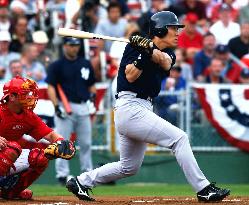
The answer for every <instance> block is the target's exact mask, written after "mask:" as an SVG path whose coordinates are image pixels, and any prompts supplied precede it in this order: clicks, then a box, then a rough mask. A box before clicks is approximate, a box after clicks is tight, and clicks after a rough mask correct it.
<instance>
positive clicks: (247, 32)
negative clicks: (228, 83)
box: [228, 19, 249, 59]
mask: <svg viewBox="0 0 249 205" xmlns="http://www.w3.org/2000/svg"><path fill="white" fill-rule="evenodd" d="M228 47H229V50H230V52H231V53H232V54H233V55H235V56H236V57H237V58H239V59H240V58H242V56H244V55H245V54H247V53H249V19H248V22H244V23H242V24H241V25H240V36H237V37H234V38H232V39H230V41H229V42H228Z"/></svg>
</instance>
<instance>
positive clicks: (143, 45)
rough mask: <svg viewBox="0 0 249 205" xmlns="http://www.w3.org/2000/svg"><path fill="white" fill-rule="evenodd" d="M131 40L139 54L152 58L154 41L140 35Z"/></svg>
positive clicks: (132, 37)
mask: <svg viewBox="0 0 249 205" xmlns="http://www.w3.org/2000/svg"><path fill="white" fill-rule="evenodd" d="M129 40H130V44H131V46H132V47H133V48H135V49H137V50H138V51H139V52H142V53H146V54H147V55H149V56H152V53H153V42H152V40H150V39H147V38H144V37H142V36H138V35H136V36H131V37H130V38H129Z"/></svg>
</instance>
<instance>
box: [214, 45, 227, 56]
mask: <svg viewBox="0 0 249 205" xmlns="http://www.w3.org/2000/svg"><path fill="white" fill-rule="evenodd" d="M215 51H216V52H217V53H221V54H222V53H227V52H229V48H228V46H227V45H222V44H219V45H217V46H216V48H215Z"/></svg>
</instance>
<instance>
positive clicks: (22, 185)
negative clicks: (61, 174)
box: [0, 77, 75, 199]
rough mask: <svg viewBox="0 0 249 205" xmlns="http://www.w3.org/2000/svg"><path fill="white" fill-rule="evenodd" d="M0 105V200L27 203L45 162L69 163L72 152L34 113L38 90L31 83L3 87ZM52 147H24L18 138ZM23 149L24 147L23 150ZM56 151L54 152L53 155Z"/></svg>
mask: <svg viewBox="0 0 249 205" xmlns="http://www.w3.org/2000/svg"><path fill="white" fill-rule="evenodd" d="M3 93H4V96H3V97H2V99H1V101H0V188H1V191H0V197H1V198H4V199H30V198H31V197H32V194H33V193H32V191H31V190H29V189H26V188H27V187H29V186H30V185H31V184H32V183H33V182H34V181H35V180H36V179H37V178H38V177H39V176H40V175H41V174H42V173H43V172H44V170H45V169H46V168H47V166H48V161H49V160H48V159H52V158H57V157H63V158H66V159H70V158H71V157H72V156H73V155H74V153H75V148H74V146H73V145H72V144H71V143H70V142H69V141H65V140H64V139H63V137H62V136H60V135H58V134H56V133H55V132H54V131H53V130H52V129H51V128H49V127H48V126H47V125H46V124H45V123H44V122H43V121H42V120H41V119H40V118H39V117H38V116H37V115H36V114H35V113H34V112H33V109H34V108H35V106H36V103H37V100H38V87H37V85H36V83H35V82H34V81H32V80H29V79H25V78H21V77H15V78H13V79H12V80H10V81H9V82H7V83H6V84H5V85H4V87H3ZM24 134H27V135H30V136H32V137H33V138H34V139H36V140H37V141H38V140H40V139H41V138H44V139H46V140H48V141H49V142H51V143H53V144H51V145H49V146H48V147H47V148H45V150H43V149H39V148H31V147H27V146H29V144H20V143H19V142H22V143H24V141H23V140H22V136H23V135H24ZM23 147H26V149H24V148H23ZM55 150H57V151H55Z"/></svg>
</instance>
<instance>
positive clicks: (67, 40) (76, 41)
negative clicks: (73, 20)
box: [64, 37, 80, 45]
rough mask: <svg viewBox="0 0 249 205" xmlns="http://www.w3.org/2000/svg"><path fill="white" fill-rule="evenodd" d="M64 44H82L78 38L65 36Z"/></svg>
mask: <svg viewBox="0 0 249 205" xmlns="http://www.w3.org/2000/svg"><path fill="white" fill-rule="evenodd" d="M64 44H67V45H80V40H79V39H78V38H73V37H65V38H64Z"/></svg>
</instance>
